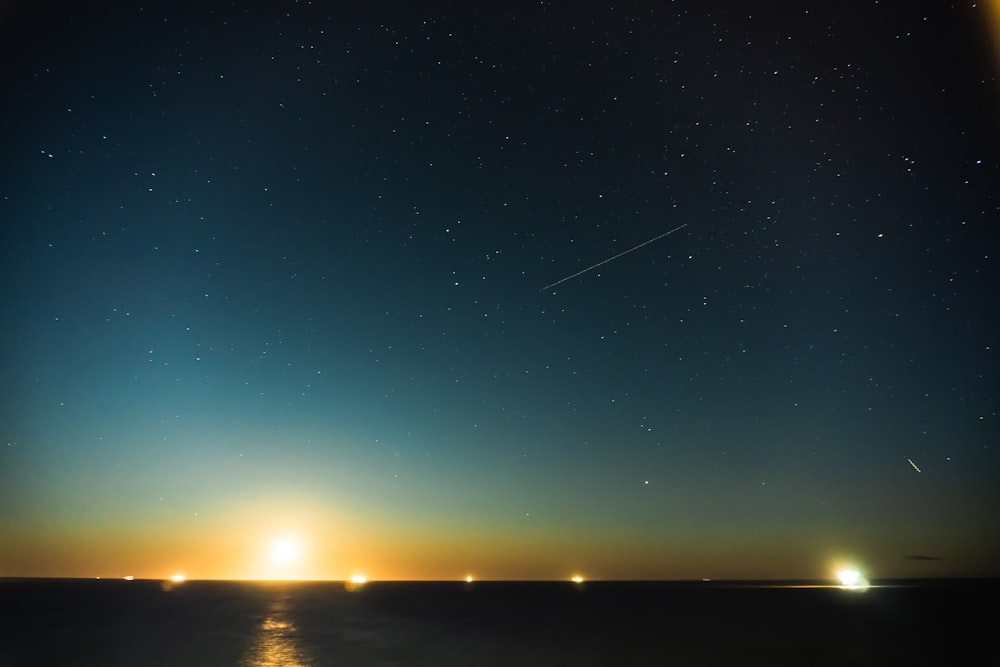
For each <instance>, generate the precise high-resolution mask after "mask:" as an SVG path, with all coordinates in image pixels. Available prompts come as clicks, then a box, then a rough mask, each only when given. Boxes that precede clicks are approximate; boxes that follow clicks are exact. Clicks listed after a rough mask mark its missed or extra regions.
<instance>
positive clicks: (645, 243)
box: [542, 222, 687, 292]
mask: <svg viewBox="0 0 1000 667" xmlns="http://www.w3.org/2000/svg"><path fill="white" fill-rule="evenodd" d="M684 227H687V223H686V222H685V223H684V224H683V225H678V226H677V227H674V228H673V229H671V230H670V231H669V232H664V233H662V234H660V235H659V236H656V237H654V238H651V239H649V240H648V241H643V242H642V243H640V244H639V245H637V246H635V247H633V248H629V249H628V250H623V251H622V252H620V253H618V254H617V255H614V256H612V257H608V258H607V259H605V260H603V261H600V262H598V263H597V264H594V265H592V266H588V267H587V268H585V269H582V270H580V271H577V272H576V273H574V274H573V275H570V276H566V277H565V278H563V279H562V280H557V281H555V282H554V283H551V284H549V285H546V286H545V287H543V288H542V291H543V292H544V291H545V290H547V289H550V288H552V287H555V286H556V285H560V284H562V283H564V282H566V281H567V280H572V279H573V278H576V277H577V276H580V275H583V274H584V273H586V272H587V271H592V270H593V269H596V268H597V267H599V266H604V265H605V264H607V263H608V262H613V261H615V260H616V259H618V258H619V257H622V256H623V255H627V254H629V253H630V252H632V251H633V250H638V249H639V248H641V247H642V246H644V245H649V244H650V243H653V242H654V241H659V240H660V239H662V238H663V237H664V236H670V235H671V234H673V233H674V232H676V231H677V230H678V229H683V228H684Z"/></svg>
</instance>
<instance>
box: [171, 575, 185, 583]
mask: <svg viewBox="0 0 1000 667" xmlns="http://www.w3.org/2000/svg"><path fill="white" fill-rule="evenodd" d="M186 580H187V576H186V575H183V574H180V573H177V574H172V575H170V581H172V582H174V583H175V584H180V583H183V582H184V581H186Z"/></svg>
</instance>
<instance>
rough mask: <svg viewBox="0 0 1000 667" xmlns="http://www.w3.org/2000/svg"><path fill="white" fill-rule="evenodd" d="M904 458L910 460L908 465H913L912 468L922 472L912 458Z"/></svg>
mask: <svg viewBox="0 0 1000 667" xmlns="http://www.w3.org/2000/svg"><path fill="white" fill-rule="evenodd" d="M906 460H907V461H909V462H910V465H911V466H913V469H914V470H916V471H917V472H923V471H922V470H921V469H920V468H918V467H917V464H916V463H914V462H913V459H906Z"/></svg>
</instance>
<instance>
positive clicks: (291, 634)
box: [241, 591, 310, 667]
mask: <svg viewBox="0 0 1000 667" xmlns="http://www.w3.org/2000/svg"><path fill="white" fill-rule="evenodd" d="M288 598H289V594H288V592H287V591H285V592H282V593H280V594H279V595H278V596H277V597H276V598H275V599H274V601H272V602H271V606H270V608H269V609H268V611H267V616H266V617H265V618H264V621H263V622H262V623H261V624H260V626H258V627H257V632H256V634H255V635H254V638H253V643H252V644H251V646H250V650H249V651H247V655H246V657H245V658H244V659H243V662H242V663H241V664H242V665H243V667H307V665H309V664H310V661H309V660H308V658H306V656H305V655H304V654H303V652H302V649H301V648H300V647H299V643H298V629H297V628H296V627H295V623H294V622H292V619H291V617H290V614H289V603H288Z"/></svg>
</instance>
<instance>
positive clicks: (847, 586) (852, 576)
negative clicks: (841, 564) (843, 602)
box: [837, 568, 869, 591]
mask: <svg viewBox="0 0 1000 667" xmlns="http://www.w3.org/2000/svg"><path fill="white" fill-rule="evenodd" d="M837 580H838V581H840V587H841V588H843V589H844V590H848V591H865V590H868V587H869V583H868V580H867V579H865V578H864V576H862V574H861V573H860V572H858V571H857V570H854V569H850V568H842V569H840V570H837Z"/></svg>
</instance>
